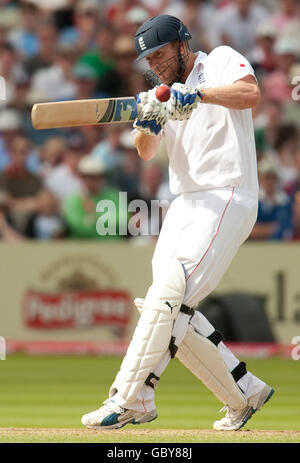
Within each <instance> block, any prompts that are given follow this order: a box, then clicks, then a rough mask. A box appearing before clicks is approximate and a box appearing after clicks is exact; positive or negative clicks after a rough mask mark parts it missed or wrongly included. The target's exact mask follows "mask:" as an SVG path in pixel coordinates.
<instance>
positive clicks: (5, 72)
mask: <svg viewBox="0 0 300 463" xmlns="http://www.w3.org/2000/svg"><path fill="white" fill-rule="evenodd" d="M0 75H1V77H2V78H4V79H5V104H6V105H8V104H9V103H10V102H11V101H12V100H13V98H14V91H15V85H16V81H17V79H20V78H21V77H24V76H25V75H26V74H25V72H24V69H23V66H22V64H21V63H20V62H19V61H18V56H17V54H16V51H15V49H14V47H13V46H12V45H11V44H9V43H7V42H5V43H4V44H2V45H1V47H0Z"/></svg>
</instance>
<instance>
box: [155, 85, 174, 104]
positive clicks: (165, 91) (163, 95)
mask: <svg viewBox="0 0 300 463" xmlns="http://www.w3.org/2000/svg"><path fill="white" fill-rule="evenodd" d="M155 96H156V98H157V99H158V101H161V103H164V102H165V101H168V99H169V98H170V96H171V91H170V87H168V86H167V85H160V86H159V87H157V89H156V90H155Z"/></svg>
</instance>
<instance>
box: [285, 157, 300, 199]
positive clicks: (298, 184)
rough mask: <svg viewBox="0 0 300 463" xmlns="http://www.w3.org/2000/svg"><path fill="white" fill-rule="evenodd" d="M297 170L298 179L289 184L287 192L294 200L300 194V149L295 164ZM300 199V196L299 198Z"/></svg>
mask: <svg viewBox="0 0 300 463" xmlns="http://www.w3.org/2000/svg"><path fill="white" fill-rule="evenodd" d="M294 166H295V169H296V171H297V177H296V178H295V180H294V181H293V182H291V183H289V184H287V186H286V188H285V191H286V193H287V194H288V195H289V196H290V197H291V198H292V199H294V198H295V196H296V194H298V193H299V192H300V148H299V149H298V150H297V152H296V153H295V162H294ZM298 199H299V196H298Z"/></svg>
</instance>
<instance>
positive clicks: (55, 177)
mask: <svg viewBox="0 0 300 463" xmlns="http://www.w3.org/2000/svg"><path fill="white" fill-rule="evenodd" d="M83 154H84V153H83V151H82V150H81V149H76V148H73V147H70V146H68V147H67V148H66V149H65V151H64V154H63V162H62V163H61V164H58V166H56V167H53V169H52V171H51V172H50V173H49V175H48V176H47V177H46V178H45V180H44V186H45V188H47V189H48V190H49V191H50V192H52V193H53V194H54V195H55V196H56V197H57V199H58V200H59V201H60V202H62V201H64V200H65V199H66V198H67V197H68V196H70V195H72V194H74V193H82V192H83V184H82V182H81V179H80V177H79V175H78V170H77V166H78V163H79V161H80V159H81V158H82V156H83Z"/></svg>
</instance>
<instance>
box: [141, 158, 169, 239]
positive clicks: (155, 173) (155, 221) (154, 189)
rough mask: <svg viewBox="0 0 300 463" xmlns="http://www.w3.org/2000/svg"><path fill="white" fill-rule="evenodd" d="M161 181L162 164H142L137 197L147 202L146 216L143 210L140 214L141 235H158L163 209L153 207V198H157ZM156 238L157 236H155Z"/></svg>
mask: <svg viewBox="0 0 300 463" xmlns="http://www.w3.org/2000/svg"><path fill="white" fill-rule="evenodd" d="M162 181H163V169H162V166H161V165H160V164H158V163H156V162H151V163H148V164H146V165H143V167H142V171H141V181H140V188H139V197H140V198H141V199H142V200H143V201H145V203H146V204H147V211H146V209H145V211H146V212H147V217H145V216H144V214H143V212H144V211H143V210H142V214H141V216H142V217H141V234H142V235H153V234H154V235H158V233H159V231H160V229H161V226H162V218H163V216H164V214H165V211H164V210H162V208H160V209H158V208H156V207H153V203H152V201H153V200H158V193H159V189H160V185H161V183H162ZM156 238H157V236H156Z"/></svg>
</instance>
